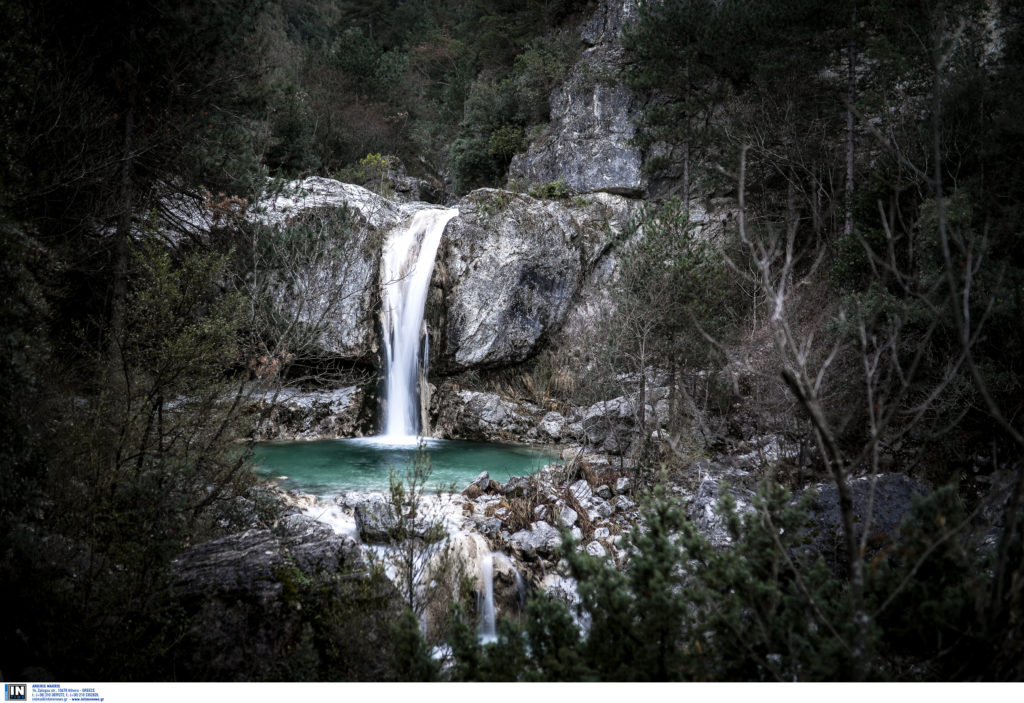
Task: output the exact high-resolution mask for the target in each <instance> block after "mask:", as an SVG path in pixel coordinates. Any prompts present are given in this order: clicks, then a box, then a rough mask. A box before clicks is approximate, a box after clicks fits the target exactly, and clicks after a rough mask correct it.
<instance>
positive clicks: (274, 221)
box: [252, 177, 404, 361]
mask: <svg viewBox="0 0 1024 703" xmlns="http://www.w3.org/2000/svg"><path fill="white" fill-rule="evenodd" d="M342 208H346V209H347V210H348V212H349V217H350V219H349V223H348V225H347V226H344V227H340V228H337V229H338V232H337V237H338V240H337V241H336V242H332V246H331V250H330V252H329V255H326V256H314V257H310V259H309V261H303V262H297V263H295V264H294V268H292V270H291V271H288V272H286V273H285V274H284V275H276V278H275V283H274V287H273V289H272V291H271V294H272V297H273V301H274V305H275V307H276V308H277V312H278V314H279V315H280V316H281V317H282V318H283V319H284V320H286V321H294V322H296V323H298V325H299V329H300V331H305V332H306V334H305V335H303V336H305V337H306V339H305V340H303V346H305V347H306V349H304V350H302V351H304V352H307V353H308V352H311V353H313V354H315V355H319V356H326V357H340V358H346V359H361V360H364V361H369V360H370V359H372V357H373V355H374V354H375V352H376V348H377V339H376V331H375V310H376V306H377V302H378V298H379V293H378V290H377V289H378V280H379V273H378V272H379V269H380V263H379V262H380V237H381V234H382V232H384V231H386V230H387V229H389V228H390V227H393V226H394V225H395V224H397V223H398V222H400V221H401V220H402V219H404V213H403V210H402V208H400V207H399V206H398V205H397V204H395V203H394V202H392V201H390V200H387V199H385V198H382V197H381V196H379V195H377V194H376V193H373V192H372V191H369V190H367V189H366V188H363V187H361V186H357V185H352V184H350V183H341V182H339V181H335V180H332V179H330V178H320V177H313V178H307V179H305V180H302V181H294V182H292V183H289V184H287V185H286V186H285V189H284V191H282V192H281V193H277V194H275V195H273V196H268V197H267V198H265V199H264V200H263V201H262V202H261V203H259V205H258V206H257V208H256V212H255V214H254V215H253V216H252V217H253V219H254V220H255V221H257V222H260V223H261V224H264V225H266V226H268V227H271V228H274V229H277V230H279V231H282V232H287V231H288V230H289V228H294V227H298V226H302V225H305V226H309V227H312V228H330V226H331V223H332V221H333V219H334V218H336V217H337V215H338V212H339V211H340V210H341V209H342ZM326 231H328V232H333V231H334V230H332V229H327V230H326ZM293 263H294V262H289V261H286V262H285V265H286V266H291V265H292V264H293Z"/></svg>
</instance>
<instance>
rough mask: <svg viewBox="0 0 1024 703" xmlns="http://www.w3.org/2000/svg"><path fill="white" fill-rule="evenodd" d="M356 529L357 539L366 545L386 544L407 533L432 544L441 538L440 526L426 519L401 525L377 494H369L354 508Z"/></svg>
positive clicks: (386, 502)
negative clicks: (400, 532) (403, 532)
mask: <svg viewBox="0 0 1024 703" xmlns="http://www.w3.org/2000/svg"><path fill="white" fill-rule="evenodd" d="M354 512H355V518H356V529H357V530H358V531H359V538H360V539H361V540H362V541H363V542H366V543H367V544H388V543H390V542H393V541H394V540H395V539H396V538H398V537H400V536H401V535H399V534H398V532H399V531H400V530H403V528H404V530H405V531H407V536H409V537H415V538H418V539H422V540H426V541H429V542H434V541H437V539H439V537H440V536H441V528H440V526H439V525H438V524H437V523H435V522H433V521H430V520H427V519H417V520H414V521H412V522H411V523H406V524H404V525H403V524H402V522H401V521H400V520H399V519H398V516H397V515H396V512H395V510H394V509H393V508H392V507H391V505H390V504H389V502H388V501H387V499H385V498H384V496H383V495H380V494H378V493H370V494H367V495H365V496H363V499H362V500H361V501H360V502H359V503H358V504H357V505H356V506H355V510H354Z"/></svg>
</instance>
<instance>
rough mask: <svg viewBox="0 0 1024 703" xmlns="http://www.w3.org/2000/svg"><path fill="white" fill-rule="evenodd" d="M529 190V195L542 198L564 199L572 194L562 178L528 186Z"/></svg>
mask: <svg viewBox="0 0 1024 703" xmlns="http://www.w3.org/2000/svg"><path fill="white" fill-rule="evenodd" d="M529 192H530V196H531V197H533V198H540V199H543V200H565V199H566V198H568V197H570V196H571V195H572V194H573V192H572V190H571V189H570V188H569V186H568V184H566V182H565V179H564V178H559V179H557V180H554V181H551V182H549V183H538V184H536V185H533V186H530V191H529Z"/></svg>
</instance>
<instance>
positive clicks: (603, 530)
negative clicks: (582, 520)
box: [594, 527, 611, 539]
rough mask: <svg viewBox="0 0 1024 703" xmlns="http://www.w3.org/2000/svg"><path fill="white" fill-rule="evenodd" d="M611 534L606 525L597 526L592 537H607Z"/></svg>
mask: <svg viewBox="0 0 1024 703" xmlns="http://www.w3.org/2000/svg"><path fill="white" fill-rule="evenodd" d="M610 535H611V530H609V529H608V528H607V527H598V528H597V529H595V530H594V539H608V537H609V536H610Z"/></svg>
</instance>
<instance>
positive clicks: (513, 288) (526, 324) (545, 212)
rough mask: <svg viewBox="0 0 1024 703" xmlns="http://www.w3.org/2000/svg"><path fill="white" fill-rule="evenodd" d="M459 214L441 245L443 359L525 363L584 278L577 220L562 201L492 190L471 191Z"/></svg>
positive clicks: (459, 363)
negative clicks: (444, 314)
mask: <svg viewBox="0 0 1024 703" xmlns="http://www.w3.org/2000/svg"><path fill="white" fill-rule="evenodd" d="M459 212H460V216H459V217H458V218H456V219H455V220H453V221H452V222H451V223H450V224H449V226H448V230H447V232H446V234H445V239H444V242H443V243H442V254H441V257H442V259H441V263H442V265H443V271H444V276H445V278H446V280H447V282H448V290H447V295H446V296H445V297H446V302H447V311H446V312H447V324H446V325H445V329H444V330H443V333H444V336H445V344H444V345H443V347H442V349H443V357H442V361H443V362H447V363H448V365H450V366H454V367H456V368H460V367H461V368H466V367H471V366H495V365H499V364H507V363H515V362H519V361H523V360H524V359H526V358H527V357H528V356H530V354H531V353H532V352H533V351H534V349H535V348H536V346H537V344H538V342H539V341H540V340H541V339H542V337H544V336H545V335H546V334H548V333H550V332H551V331H552V330H554V329H557V328H558V327H559V326H560V325H561V323H562V321H563V320H564V318H565V313H566V310H568V308H569V304H570V302H571V301H572V298H573V295H575V293H576V290H577V288H578V287H579V284H580V281H581V280H582V276H583V271H582V266H581V261H580V252H579V249H578V248H577V245H576V242H574V240H575V239H577V237H578V236H579V234H580V229H581V227H580V223H579V221H578V220H577V219H576V218H574V217H572V213H570V212H569V211H568V209H567V208H565V207H564V206H562V205H560V204H557V203H551V202H544V201H540V200H534V199H533V198H530V197H527V196H522V195H516V194H513V193H509V192H507V191H495V190H492V189H483V190H478V191H474V192H472V193H470V194H469V195H468V196H466V197H465V198H463V199H462V200H461V201H460V202H459Z"/></svg>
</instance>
